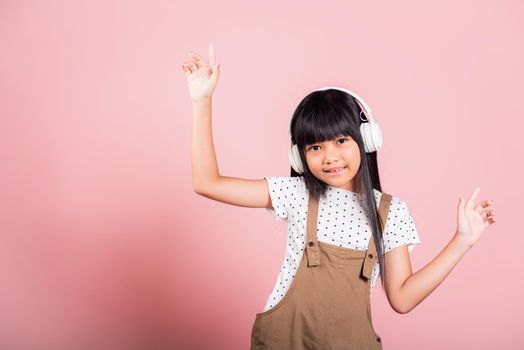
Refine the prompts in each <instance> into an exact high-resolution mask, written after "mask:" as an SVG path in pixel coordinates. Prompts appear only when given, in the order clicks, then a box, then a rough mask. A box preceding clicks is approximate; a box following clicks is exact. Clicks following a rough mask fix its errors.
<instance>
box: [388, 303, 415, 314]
mask: <svg viewBox="0 0 524 350" xmlns="http://www.w3.org/2000/svg"><path fill="white" fill-rule="evenodd" d="M389 305H391V308H392V309H393V310H395V312H396V313H398V314H407V313H408V312H410V311H411V310H413V308H412V307H410V306H409V305H407V304H406V303H405V302H402V300H398V299H389Z"/></svg>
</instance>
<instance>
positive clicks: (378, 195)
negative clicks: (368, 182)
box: [373, 188, 407, 213]
mask: <svg viewBox="0 0 524 350" xmlns="http://www.w3.org/2000/svg"><path fill="white" fill-rule="evenodd" d="M373 191H374V193H375V200H376V202H377V208H378V206H379V205H380V201H381V199H382V194H387V195H389V196H390V197H391V201H390V204H389V212H390V213H394V212H395V211H398V212H400V211H402V210H403V209H404V208H405V207H407V205H406V202H405V201H404V200H403V199H402V198H400V197H398V196H396V195H393V194H390V193H387V192H381V191H379V190H377V189H375V188H374V189H373Z"/></svg>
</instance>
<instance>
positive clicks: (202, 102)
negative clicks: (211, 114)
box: [191, 96, 211, 106]
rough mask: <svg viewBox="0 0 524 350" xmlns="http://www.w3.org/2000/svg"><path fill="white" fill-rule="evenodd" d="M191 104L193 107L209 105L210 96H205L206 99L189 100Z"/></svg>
mask: <svg viewBox="0 0 524 350" xmlns="http://www.w3.org/2000/svg"><path fill="white" fill-rule="evenodd" d="M191 103H192V104H193V105H194V106H195V105H196V106H198V105H206V104H209V103H211V96H206V97H199V98H195V99H191Z"/></svg>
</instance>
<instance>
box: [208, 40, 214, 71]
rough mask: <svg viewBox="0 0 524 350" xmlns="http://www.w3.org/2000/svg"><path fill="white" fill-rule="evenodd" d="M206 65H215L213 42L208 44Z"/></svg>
mask: <svg viewBox="0 0 524 350" xmlns="http://www.w3.org/2000/svg"><path fill="white" fill-rule="evenodd" d="M207 65H208V66H211V67H214V66H215V48H214V47H213V44H209V58H208V61H207Z"/></svg>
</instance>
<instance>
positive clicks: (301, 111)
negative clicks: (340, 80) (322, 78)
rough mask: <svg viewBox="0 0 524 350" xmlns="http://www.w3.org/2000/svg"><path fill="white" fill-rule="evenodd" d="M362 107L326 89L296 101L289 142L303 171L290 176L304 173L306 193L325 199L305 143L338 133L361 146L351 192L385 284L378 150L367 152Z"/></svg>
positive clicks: (292, 171) (340, 94)
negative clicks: (369, 232)
mask: <svg viewBox="0 0 524 350" xmlns="http://www.w3.org/2000/svg"><path fill="white" fill-rule="evenodd" d="M360 111H361V108H360V106H359V104H358V103H357V101H356V100H355V98H354V97H353V96H351V95H350V94H348V93H346V92H344V91H340V90H336V89H328V90H321V91H313V92H311V93H310V94H309V95H307V96H306V97H304V99H302V101H301V102H300V103H299V104H298V106H297V108H296V109H295V112H294V113H293V117H292V119H291V125H290V135H291V142H292V143H293V144H297V146H298V150H299V154H300V159H301V160H302V164H303V166H304V173H303V174H299V173H297V172H296V171H295V170H294V169H293V168H291V176H303V177H304V182H305V185H306V188H307V190H308V191H309V195H310V196H313V198H317V199H319V198H320V197H323V198H325V196H326V191H327V189H328V185H327V184H326V183H325V182H323V181H321V180H319V179H317V178H316V177H315V176H314V175H313V174H312V173H311V171H310V170H309V168H308V165H307V162H306V156H305V153H304V148H305V145H310V144H313V143H317V142H323V141H326V140H333V139H335V138H336V137H338V136H339V135H346V136H350V137H351V138H352V139H353V140H355V142H356V143H357V144H358V147H359V149H360V159H361V161H360V167H359V169H358V171H357V174H356V175H355V178H354V189H353V190H354V191H355V192H356V193H357V198H358V200H359V201H360V204H361V206H362V207H363V208H364V211H365V213H366V214H367V215H366V216H367V218H368V221H369V222H368V224H369V226H370V227H371V230H372V234H373V239H374V241H375V246H376V248H377V254H378V257H379V258H378V260H379V266H380V279H381V284H382V288H384V286H385V272H386V269H385V259H384V258H383V256H384V249H385V248H384V240H383V239H382V226H381V219H380V216H379V215H378V211H377V203H376V200H375V194H374V191H373V189H376V190H378V191H380V192H382V186H381V185H380V177H379V174H378V164H377V152H371V153H366V152H365V150H364V143H363V140H362V135H361V133H360V123H362V121H361V119H360Z"/></svg>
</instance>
